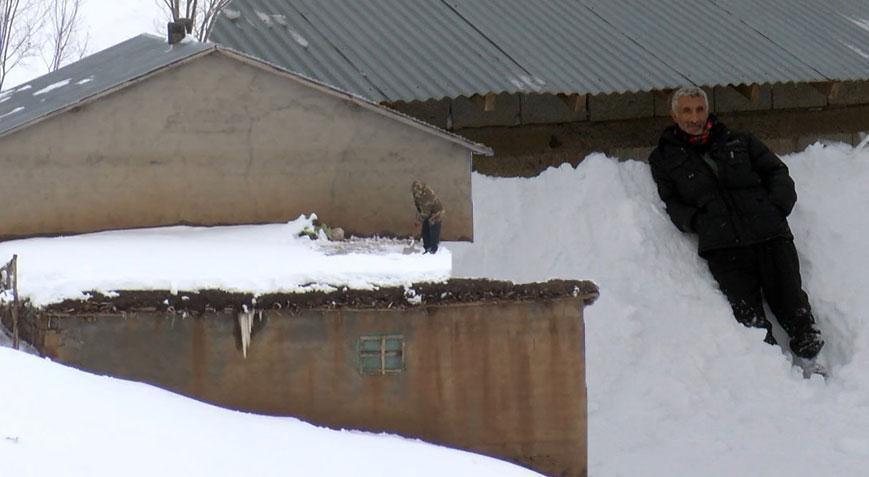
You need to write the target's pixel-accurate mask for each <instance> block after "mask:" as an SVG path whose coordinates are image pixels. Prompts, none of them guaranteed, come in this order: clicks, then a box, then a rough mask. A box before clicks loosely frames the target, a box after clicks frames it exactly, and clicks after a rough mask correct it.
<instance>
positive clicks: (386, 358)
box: [357, 335, 404, 376]
mask: <svg viewBox="0 0 869 477" xmlns="http://www.w3.org/2000/svg"><path fill="white" fill-rule="evenodd" d="M357 348H358V351H359V372H360V373H362V374H367V375H372V376H378V375H380V376H382V375H386V374H397V373H400V372H402V371H404V336H402V335H383V336H361V337H360V338H359V342H358V343H357Z"/></svg>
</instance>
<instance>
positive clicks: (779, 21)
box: [712, 0, 869, 81]
mask: <svg viewBox="0 0 869 477" xmlns="http://www.w3.org/2000/svg"><path fill="white" fill-rule="evenodd" d="M712 1H713V2H714V3H715V4H716V5H718V6H719V7H720V8H722V9H724V10H726V11H728V12H730V13H732V14H733V15H736V16H737V17H739V18H740V20H742V21H744V22H745V23H746V24H748V25H751V27H752V28H754V29H756V30H758V31H762V32H763V34H764V36H765V37H767V38H769V40H770V41H772V42H774V43H775V44H777V45H780V46H781V47H782V48H783V49H786V50H787V52H788V54H789V55H790V56H791V57H792V58H794V59H795V60H797V61H801V62H805V63H806V64H808V65H810V66H811V67H812V68H813V69H814V70H816V71H818V72H819V73H820V74H821V75H823V77H824V78H827V79H831V80H843V81H844V80H865V79H867V78H869V1H867V0H827V1H816V0H764V1H763V2H759V3H762V5H756V4H755V3H754V2H749V1H746V0H712Z"/></svg>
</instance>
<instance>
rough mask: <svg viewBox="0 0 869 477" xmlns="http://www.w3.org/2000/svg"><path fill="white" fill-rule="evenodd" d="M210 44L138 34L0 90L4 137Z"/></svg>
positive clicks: (0, 120) (194, 52) (206, 47)
mask: <svg viewBox="0 0 869 477" xmlns="http://www.w3.org/2000/svg"><path fill="white" fill-rule="evenodd" d="M208 48H209V45H207V44H205V43H197V42H182V43H179V44H177V45H174V46H170V45H169V44H168V43H166V42H165V41H163V40H162V39H161V38H158V37H156V36H153V35H139V36H137V37H134V38H130V39H129V40H127V41H124V42H122V43H119V44H117V45H115V46H113V47H110V48H106V49H105V50H102V51H100V52H97V53H94V54H93V55H90V56H88V57H85V58H83V59H81V60H80V61H77V62H75V63H72V64H70V65H67V66H65V67H63V68H60V69H59V70H57V71H54V72H52V73H48V74H46V75H44V76H40V77H39V78H36V79H34V80H32V81H30V82H28V83H25V84H23V85H19V86H17V87H15V88H11V89H8V90H6V91H3V92H0V135H3V134H6V133H8V132H10V131H13V130H16V129H18V128H20V127H22V126H25V125H27V124H30V123H32V122H33V121H36V120H38V119H40V118H42V117H44V116H47V115H49V114H51V113H53V112H56V111H60V110H65V109H67V108H69V107H73V106H75V105H77V104H79V103H81V102H83V101H86V100H87V99H89V98H93V97H95V96H97V95H99V94H101V93H104V92H106V91H110V90H113V89H115V88H118V87H120V86H123V85H125V84H128V83H130V82H132V81H135V80H136V79H138V78H141V77H143V76H145V75H147V74H149V73H152V72H154V71H156V70H159V69H161V68H164V67H166V66H168V65H171V64H174V63H177V62H179V61H182V60H184V59H186V58H189V57H190V56H192V55H195V54H197V53H201V52H203V51H205V50H207V49H208Z"/></svg>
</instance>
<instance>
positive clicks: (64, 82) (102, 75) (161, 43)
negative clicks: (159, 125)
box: [0, 34, 493, 156]
mask: <svg viewBox="0 0 869 477" xmlns="http://www.w3.org/2000/svg"><path fill="white" fill-rule="evenodd" d="M212 51H220V52H222V53H224V54H226V55H228V56H232V57H234V58H236V59H238V60H241V61H245V62H247V63H249V64H253V65H255V66H257V67H261V68H267V69H271V70H272V71H273V72H275V73H279V74H284V75H287V76H289V77H291V78H293V79H295V80H297V81H299V82H301V83H304V84H306V85H307V86H310V87H314V88H317V89H319V90H321V91H323V92H325V93H327V94H332V95H335V96H340V97H342V98H344V99H346V100H349V101H352V102H354V103H356V104H358V105H359V106H361V107H364V108H366V109H369V110H371V111H374V112H376V113H378V114H382V115H384V116H387V117H390V118H392V119H394V120H397V121H399V122H402V123H405V124H407V125H410V126H411V127H414V128H416V129H420V130H423V131H424V132H427V133H429V134H433V135H435V136H439V137H441V138H443V139H445V140H447V141H450V142H453V143H455V144H458V145H459V146H462V147H465V148H467V149H469V150H470V151H472V152H473V153H476V154H481V155H489V156H491V155H492V154H493V152H492V150H491V149H490V148H489V147H487V146H485V145H482V144H478V143H475V142H472V141H469V140H467V139H465V138H463V137H461V136H459V135H456V134H453V133H450V132H448V131H445V130H442V129H440V128H438V127H436V126H433V125H431V124H428V123H425V122H422V121H420V120H418V119H415V118H412V117H410V116H407V115H405V114H403V113H400V112H397V111H393V110H391V109H388V108H385V107H383V106H380V105H378V104H376V103H374V102H372V101H371V100H369V99H366V98H364V97H361V96H359V95H356V94H354V93H352V92H347V91H344V90H342V89H340V88H337V87H335V86H332V85H331V84H327V83H324V82H322V81H321V80H318V79H312V78H308V77H305V76H304V75H301V74H299V73H294V72H292V71H288V70H286V69H285V68H284V67H282V66H280V65H275V64H271V63H268V62H266V61H264V60H261V59H259V58H254V57H252V56H250V55H248V54H246V53H243V52H238V51H233V50H231V49H229V48H226V47H223V46H221V45H216V44H213V43H200V42H196V41H182V42H181V43H178V44H176V45H169V44H168V43H167V42H166V40H165V39H163V38H161V37H158V36H155V35H149V34H142V35H139V36H136V37H133V38H130V39H129V40H127V41H124V42H122V43H119V44H117V45H115V46H112V47H109V48H106V49H105V50H102V51H100V52H98V53H95V54H93V55H90V56H88V57H86V58H83V59H82V60H80V61H77V62H75V63H72V64H70V65H67V66H65V67H63V68H61V69H59V70H57V71H55V72H52V73H49V74H46V75H44V76H41V77H39V78H36V79H34V80H32V81H30V82H28V83H25V84H23V85H20V86H17V87H15V88H11V89H9V90H6V91H3V92H0V136H3V135H5V134H8V133H10V132H13V131H16V130H18V129H20V128H23V127H27V126H29V125H31V124H34V123H35V122H37V121H39V120H41V119H44V118H46V117H48V116H49V115H52V114H54V113H58V112H62V111H66V110H68V109H70V108H73V107H75V106H78V105H81V104H84V103H86V102H89V101H92V100H95V99H96V98H98V97H100V96H102V95H104V94H107V93H110V92H113V91H115V90H118V89H121V88H124V87H126V86H129V85H130V84H133V83H135V82H136V81H139V80H141V79H143V78H144V77H146V76H148V75H150V74H153V73H156V72H158V71H160V70H162V69H164V68H167V67H170V66H172V65H177V64H179V63H182V62H184V61H186V60H190V59H192V58H194V57H197V56H200V55H204V54H208V53H209V52H212Z"/></svg>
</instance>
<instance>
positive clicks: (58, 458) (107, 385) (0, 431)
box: [0, 348, 537, 477]
mask: <svg viewBox="0 0 869 477" xmlns="http://www.w3.org/2000/svg"><path fill="white" fill-rule="evenodd" d="M0 381H2V382H3V386H2V388H0V475H3V476H4V477H24V476H34V477H44V476H49V475H55V476H61V475H62V476H82V477H85V476H88V477H92V476H105V477H109V476H112V477H115V476H124V477H133V476H142V477H154V476H216V477H220V476H227V477H230V476H231V477H238V476H243V475H249V476H317V475H348V476H349V475H353V476H372V477H373V476H384V477H385V476H394V475H415V476H431V477H441V476H444V475H460V476H467V477H475V476H479V475H493V476H495V475H497V476H531V475H537V474H534V473H532V472H530V471H528V470H527V469H523V468H520V467H517V466H513V465H511V464H507V463H505V462H502V461H498V460H495V459H491V458H488V457H483V456H479V455H475V454H471V453H468V452H461V451H457V450H452V449H447V448H444V447H438V446H434V445H430V444H426V443H423V442H419V441H414V440H409V439H403V438H399V437H395V436H388V435H372V434H365V433H361V432H354V431H332V430H327V429H321V428H317V427H314V426H312V425H310V424H307V423H305V422H302V421H299V420H298V419H293V418H278V417H265V416H256V415H252V414H244V413H240V412H233V411H228V410H225V409H221V408H218V407H214V406H210V405H207V404H203V403H200V402H198V401H194V400H192V399H188V398H184V397H181V396H178V395H175V394H172V393H169V392H168V391H163V390H161V389H158V388H155V387H152V386H148V385H145V384H139V383H133V382H129V381H121V380H117V379H112V378H108V377H104V376H95V375H92V374H87V373H82V372H79V371H75V370H73V369H70V368H66V367H64V366H60V365H57V364H54V363H51V362H50V361H47V360H44V359H40V358H37V357H35V356H31V355H28V354H25V353H21V352H16V351H13V350H11V349H9V348H0Z"/></svg>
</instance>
